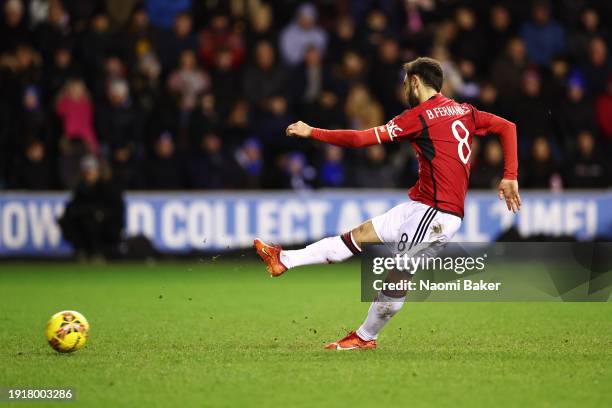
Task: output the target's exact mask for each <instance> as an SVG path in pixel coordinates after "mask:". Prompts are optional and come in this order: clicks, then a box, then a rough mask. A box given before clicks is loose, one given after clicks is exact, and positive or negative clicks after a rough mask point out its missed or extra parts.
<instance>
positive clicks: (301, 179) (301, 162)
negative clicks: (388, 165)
mask: <svg viewBox="0 0 612 408" xmlns="http://www.w3.org/2000/svg"><path fill="white" fill-rule="evenodd" d="M282 171H283V176H284V180H283V184H282V186H281V187H282V188H288V189H292V190H298V191H299V190H310V189H312V187H313V183H314V181H315V177H316V171H315V169H314V168H313V167H312V166H310V165H309V164H308V162H307V161H306V156H304V154H303V153H301V152H290V153H289V154H288V155H287V156H286V157H285V158H284V160H283V164H282Z"/></svg>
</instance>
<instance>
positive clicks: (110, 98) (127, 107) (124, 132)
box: [97, 79, 141, 148]
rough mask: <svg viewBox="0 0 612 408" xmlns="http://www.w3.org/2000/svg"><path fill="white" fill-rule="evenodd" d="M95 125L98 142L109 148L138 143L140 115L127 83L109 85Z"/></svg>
mask: <svg viewBox="0 0 612 408" xmlns="http://www.w3.org/2000/svg"><path fill="white" fill-rule="evenodd" d="M97 125H98V126H97V129H98V135H99V136H100V141H101V142H102V143H105V144H107V145H108V146H110V147H111V148H115V147H117V146H125V145H126V144H134V145H135V144H137V143H140V141H141V140H140V139H141V125H140V115H139V112H138V111H137V110H136V108H135V107H134V105H133V103H132V100H131V98H130V88H129V85H128V83H127V81H125V80H123V79H116V80H114V81H113V82H111V83H110V85H109V87H108V91H107V99H106V103H105V104H104V105H103V106H102V107H101V108H100V110H99V113H98V121H97Z"/></svg>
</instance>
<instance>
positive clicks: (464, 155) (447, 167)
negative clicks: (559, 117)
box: [312, 94, 518, 217]
mask: <svg viewBox="0 0 612 408" xmlns="http://www.w3.org/2000/svg"><path fill="white" fill-rule="evenodd" d="M488 133H496V134H498V135H499V136H500V141H501V144H502V148H503V150H504V162H505V164H504V178H507V179H516V177H517V167H518V161H517V158H516V127H515V126H514V124H513V123H512V122H509V121H507V120H505V119H502V118H500V117H498V116H495V115H492V114H490V113H487V112H480V111H478V110H477V109H476V108H474V107H473V106H471V105H469V104H460V103H457V102H455V101H454V100H452V99H449V98H447V97H445V96H444V95H442V94H436V95H434V96H433V97H431V98H430V99H429V100H427V101H425V102H423V103H421V104H419V105H418V106H416V107H414V108H412V109H407V110H405V111H404V112H402V113H401V114H400V115H398V116H396V117H395V118H393V119H392V120H390V121H389V122H388V123H387V124H386V125H383V126H378V127H376V128H372V129H368V130H364V131H350V130H331V131H330V130H324V129H318V128H314V129H313V132H312V137H313V138H314V139H317V140H322V141H325V142H328V143H332V144H336V145H340V146H351V147H359V146H369V145H373V144H377V143H389V142H400V141H410V143H411V144H412V147H413V148H414V150H415V152H416V153H417V157H418V161H419V179H418V181H417V183H416V184H415V185H414V186H413V187H412V188H411V189H410V191H409V193H408V194H409V196H410V198H411V199H412V200H415V201H419V202H422V203H424V204H426V205H429V206H431V207H434V208H437V209H438V210H440V211H443V212H448V213H451V214H455V215H457V216H459V217H463V205H464V201H465V195H466V193H467V189H468V184H469V178H470V159H471V155H472V150H471V144H472V138H473V136H474V135H481V136H482V135H485V134H488Z"/></svg>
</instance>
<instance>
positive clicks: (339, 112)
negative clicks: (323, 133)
mask: <svg viewBox="0 0 612 408" xmlns="http://www.w3.org/2000/svg"><path fill="white" fill-rule="evenodd" d="M302 113H303V115H304V119H305V120H306V121H307V123H314V124H316V126H317V127H321V128H325V129H342V128H346V127H347V125H346V120H345V115H344V111H343V107H342V102H341V100H340V98H339V96H338V94H336V93H334V92H333V91H330V90H323V91H322V92H321V95H320V97H319V98H318V99H317V100H316V101H315V102H313V103H310V104H307V105H306V106H305V107H304V109H303V112H302Z"/></svg>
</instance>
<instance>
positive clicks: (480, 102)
mask: <svg viewBox="0 0 612 408" xmlns="http://www.w3.org/2000/svg"><path fill="white" fill-rule="evenodd" d="M475 105H476V106H477V107H478V109H480V110H483V111H486V112H490V113H493V114H495V115H501V116H504V107H503V106H502V104H501V101H500V100H499V93H498V92H497V88H496V87H495V85H493V83H491V82H483V83H482V84H481V85H480V95H479V97H478V99H477V100H476V103H475Z"/></svg>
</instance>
